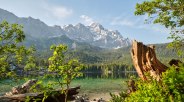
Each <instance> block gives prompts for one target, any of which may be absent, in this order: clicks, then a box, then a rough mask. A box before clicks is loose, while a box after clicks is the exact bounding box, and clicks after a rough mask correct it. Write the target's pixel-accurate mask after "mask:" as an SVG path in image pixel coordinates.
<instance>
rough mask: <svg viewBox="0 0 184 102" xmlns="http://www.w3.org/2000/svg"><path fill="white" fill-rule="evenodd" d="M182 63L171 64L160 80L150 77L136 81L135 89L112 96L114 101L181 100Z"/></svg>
mask: <svg viewBox="0 0 184 102" xmlns="http://www.w3.org/2000/svg"><path fill="white" fill-rule="evenodd" d="M183 77H184V65H180V67H179V68H177V69H176V67H174V66H172V67H170V68H169V69H168V70H167V71H166V72H164V73H163V74H162V80H161V81H159V82H158V81H156V80H153V79H152V78H150V80H148V81H142V80H141V79H139V80H137V81H136V91H135V92H132V93H130V94H127V93H124V94H123V95H120V96H112V100H118V99H119V100H120V101H114V102H121V101H125V102H135V101H136V102H182V101H183V100H184V89H183V87H184V79H183Z"/></svg>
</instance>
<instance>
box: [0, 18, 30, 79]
mask: <svg viewBox="0 0 184 102" xmlns="http://www.w3.org/2000/svg"><path fill="white" fill-rule="evenodd" d="M22 29H23V27H22V26H21V25H18V24H9V23H8V22H7V21H3V22H2V23H1V24H0V68H1V69H0V78H5V77H15V76H16V73H15V71H16V69H17V68H19V67H20V66H21V65H22V64H23V62H24V60H25V56H26V55H29V54H31V53H32V50H31V49H29V50H28V49H26V48H25V46H23V45H21V42H22V41H23V40H24V38H25V35H24V32H23V30H22Z"/></svg>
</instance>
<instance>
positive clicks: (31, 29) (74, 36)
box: [0, 9, 131, 49]
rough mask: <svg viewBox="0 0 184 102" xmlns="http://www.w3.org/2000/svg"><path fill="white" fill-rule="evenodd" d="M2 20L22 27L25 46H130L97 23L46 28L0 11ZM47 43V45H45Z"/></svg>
mask: <svg viewBox="0 0 184 102" xmlns="http://www.w3.org/2000/svg"><path fill="white" fill-rule="evenodd" d="M3 20H6V21H8V22H9V23H18V24H21V25H23V27H24V28H23V30H24V32H25V35H26V42H25V44H26V45H31V44H34V45H35V46H38V47H39V48H40V47H44V46H45V47H47V45H51V44H59V43H64V44H67V45H68V46H71V47H72V45H74V44H81V43H85V44H89V45H90V46H96V47H99V48H108V49H117V48H122V47H127V46H130V45H131V40H130V39H129V38H124V37H123V36H122V35H121V34H120V32H118V31H117V30H115V31H112V30H108V29H106V28H104V27H103V26H102V25H101V24H99V23H93V24H91V25H89V26H85V25H83V24H81V23H78V24H76V25H72V24H69V25H65V26H63V27H60V26H58V25H54V26H48V25H47V24H45V23H44V22H42V21H41V20H39V19H34V18H32V17H17V16H16V15H15V14H13V13H11V12H9V11H6V10H3V9H0V22H2V21H3ZM46 43H47V45H45V44H46Z"/></svg>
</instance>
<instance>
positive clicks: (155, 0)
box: [135, 0, 184, 55]
mask: <svg viewBox="0 0 184 102" xmlns="http://www.w3.org/2000/svg"><path fill="white" fill-rule="evenodd" d="M146 14H147V15H148V16H149V19H147V20H146V21H147V22H153V23H159V24H161V25H164V26H165V27H166V28H169V29H171V32H170V34H171V36H170V37H168V38H169V39H173V42H172V43H170V44H169V47H173V48H175V49H177V50H178V55H182V50H181V47H182V46H183V43H184V28H183V25H184V0H148V1H144V2H142V3H140V4H137V5H136V11H135V15H146Z"/></svg>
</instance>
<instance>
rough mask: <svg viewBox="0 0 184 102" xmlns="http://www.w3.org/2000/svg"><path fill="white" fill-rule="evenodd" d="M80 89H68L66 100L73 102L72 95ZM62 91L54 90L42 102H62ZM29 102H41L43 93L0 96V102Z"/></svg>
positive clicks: (63, 97)
mask: <svg viewBox="0 0 184 102" xmlns="http://www.w3.org/2000/svg"><path fill="white" fill-rule="evenodd" d="M78 89H80V86H78V87H75V88H70V89H69V90H68V97H67V100H74V99H75V97H74V95H77V94H78V93H79V92H78V91H77V90H78ZM61 91H62V90H54V91H52V92H51V93H54V94H50V95H48V97H47V98H46V99H45V101H44V102H64V100H65V95H64V94H63V93H61ZM28 97H29V101H30V102H33V101H34V100H35V99H40V100H37V102H42V99H43V98H44V93H25V94H16V95H12V96H0V102H25V101H26V99H28Z"/></svg>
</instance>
